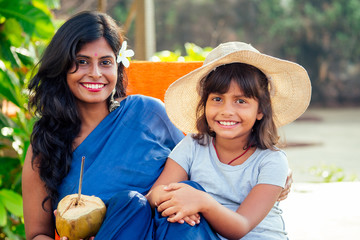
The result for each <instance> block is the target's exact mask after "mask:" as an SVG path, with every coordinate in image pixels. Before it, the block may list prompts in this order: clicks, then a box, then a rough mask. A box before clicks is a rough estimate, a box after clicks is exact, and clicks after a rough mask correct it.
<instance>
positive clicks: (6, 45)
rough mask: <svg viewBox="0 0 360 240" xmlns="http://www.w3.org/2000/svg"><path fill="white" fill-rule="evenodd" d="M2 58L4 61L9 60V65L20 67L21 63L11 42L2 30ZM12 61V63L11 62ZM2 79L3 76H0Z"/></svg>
mask: <svg viewBox="0 0 360 240" xmlns="http://www.w3.org/2000/svg"><path fill="white" fill-rule="evenodd" d="M0 46H1V47H0V59H1V60H2V61H5V63H6V62H8V63H7V65H10V64H11V66H12V67H19V64H18V62H17V60H16V58H15V57H14V54H13V52H12V51H11V43H10V41H9V40H8V39H5V38H4V36H3V35H2V33H1V32H0ZM9 63H10V64H9ZM0 79H1V78H0Z"/></svg>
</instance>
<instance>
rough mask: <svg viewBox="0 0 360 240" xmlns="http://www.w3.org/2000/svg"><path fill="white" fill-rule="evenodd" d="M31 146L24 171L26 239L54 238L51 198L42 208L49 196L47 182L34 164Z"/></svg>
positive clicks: (23, 191)
mask: <svg viewBox="0 0 360 240" xmlns="http://www.w3.org/2000/svg"><path fill="white" fill-rule="evenodd" d="M32 156H33V153H32V148H31V146H30V147H29V148H28V151H27V153H26V157H25V162H24V166H23V172H22V196H23V206H24V222H25V233H26V239H33V240H35V239H36V240H41V239H44V240H45V239H54V235H55V229H54V222H53V212H52V207H51V203H50V200H49V201H47V202H46V203H45V209H46V210H44V209H43V208H42V201H43V200H44V199H45V197H46V196H47V193H46V190H45V184H44V182H43V181H41V179H40V176H39V172H38V168H37V167H36V166H34V168H33V166H32V164H31V159H32Z"/></svg>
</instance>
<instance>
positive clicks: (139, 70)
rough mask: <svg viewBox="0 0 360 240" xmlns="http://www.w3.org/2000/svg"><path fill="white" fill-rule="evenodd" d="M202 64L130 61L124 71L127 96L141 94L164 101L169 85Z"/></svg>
mask: <svg viewBox="0 0 360 240" xmlns="http://www.w3.org/2000/svg"><path fill="white" fill-rule="evenodd" d="M202 64H203V62H148V61H132V62H130V67H129V68H128V69H126V74H127V76H128V87H127V94H128V95H132V94H143V95H146V96H151V97H155V98H158V99H160V100H162V101H164V95H165V91H166V89H167V88H168V87H169V86H170V84H171V83H173V82H174V81H175V80H177V79H178V78H180V77H182V76H184V75H186V74H187V73H189V72H191V71H192V70H194V69H196V68H199V67H201V66H202Z"/></svg>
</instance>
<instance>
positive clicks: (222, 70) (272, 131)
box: [193, 63, 279, 150]
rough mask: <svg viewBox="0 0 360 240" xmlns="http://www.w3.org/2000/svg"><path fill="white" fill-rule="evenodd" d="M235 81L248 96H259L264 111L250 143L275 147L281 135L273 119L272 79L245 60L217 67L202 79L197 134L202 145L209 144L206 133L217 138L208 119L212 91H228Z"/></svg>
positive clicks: (269, 147) (262, 147)
mask: <svg viewBox="0 0 360 240" xmlns="http://www.w3.org/2000/svg"><path fill="white" fill-rule="evenodd" d="M231 81H235V82H236V83H237V85H238V86H239V87H240V89H241V90H242V92H243V94H244V96H245V97H248V98H253V99H256V100H257V101H258V102H259V110H260V111H261V112H262V113H263V115H264V116H263V118H262V119H261V120H256V122H255V124H254V126H253V129H252V133H251V135H250V138H249V140H248V145H249V144H252V146H256V147H258V148H260V149H272V150H275V148H274V146H275V145H276V144H277V142H278V139H279V136H278V133H277V129H276V126H275V123H274V120H273V112H272V107H271V99H270V92H269V83H268V79H267V77H266V76H265V74H264V73H263V72H261V71H260V70H259V69H257V68H256V67H254V66H251V65H248V64H245V63H231V64H226V65H222V66H219V67H217V68H216V69H215V70H213V71H212V72H210V73H209V74H208V75H207V76H206V77H204V78H203V79H202V80H201V81H200V85H199V93H200V101H199V104H198V106H197V113H196V114H197V122H196V127H197V129H198V131H199V133H198V134H195V135H193V137H194V138H195V139H197V141H198V142H199V143H200V144H205V141H206V138H204V137H205V136H206V134H208V135H210V136H213V137H215V132H213V131H211V130H210V128H209V125H208V123H207V121H206V116H205V108H206V101H207V99H208V96H209V94H210V93H220V94H224V93H226V92H227V91H228V90H229V87H230V83H231Z"/></svg>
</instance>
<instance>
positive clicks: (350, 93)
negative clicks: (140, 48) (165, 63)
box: [155, 0, 360, 106]
mask: <svg viewBox="0 0 360 240" xmlns="http://www.w3.org/2000/svg"><path fill="white" fill-rule="evenodd" d="M155 8H156V16H157V21H156V34H157V36H158V37H157V48H158V49H179V46H181V47H182V46H183V44H184V43H185V42H194V43H196V44H198V45H199V46H211V47H215V46H217V45H219V44H220V43H222V42H228V41H243V42H248V43H251V44H253V45H254V46H255V47H256V48H257V49H259V50H260V51H261V52H264V53H266V54H269V55H272V56H276V57H279V58H283V59H287V60H290V61H295V62H297V63H299V64H300V65H302V66H304V67H305V69H306V70H307V71H308V73H309V75H310V79H311V81H312V86H313V91H312V104H317V105H320V104H321V105H326V106H344V105H346V104H353V105H355V106H358V105H359V103H360V98H359V91H360V81H359V77H360V64H359V62H360V47H359V44H358V39H360V1H359V0H267V1H263V0H251V1H250V0H237V1H233V0H224V1H222V2H221V3H219V1H202V0H197V1H194V0H181V1H180V0H178V1H168V0H157V1H155ZM205 12H206V13H207V14H201V13H205Z"/></svg>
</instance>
